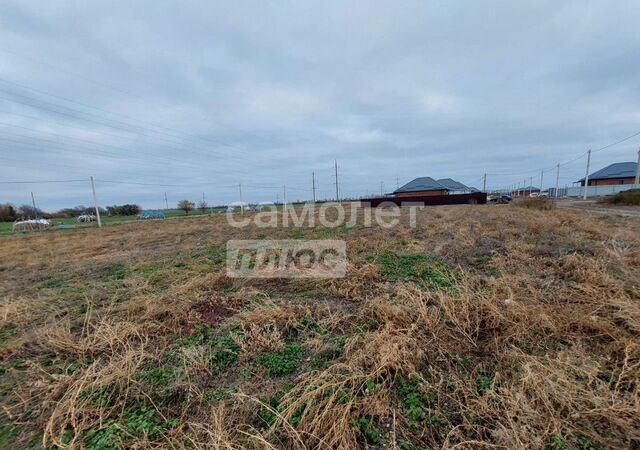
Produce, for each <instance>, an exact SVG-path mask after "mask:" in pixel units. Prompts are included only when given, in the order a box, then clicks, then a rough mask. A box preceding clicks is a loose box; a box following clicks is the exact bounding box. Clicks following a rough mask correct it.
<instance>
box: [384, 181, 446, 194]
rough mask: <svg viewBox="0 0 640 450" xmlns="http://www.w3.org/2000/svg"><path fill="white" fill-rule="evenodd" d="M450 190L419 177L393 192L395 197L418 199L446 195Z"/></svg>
mask: <svg viewBox="0 0 640 450" xmlns="http://www.w3.org/2000/svg"><path fill="white" fill-rule="evenodd" d="M450 190H451V189H449V188H448V187H446V186H445V185H443V184H441V183H439V182H438V181H436V180H434V179H433V178H431V177H420V178H416V179H414V180H411V181H410V182H408V183H407V184H405V185H404V186H401V187H400V188H398V189H396V190H395V191H393V194H394V195H395V196H396V197H419V196H429V195H447V194H448V193H449V191H450Z"/></svg>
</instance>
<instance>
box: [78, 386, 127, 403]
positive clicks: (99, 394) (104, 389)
mask: <svg viewBox="0 0 640 450" xmlns="http://www.w3.org/2000/svg"><path fill="white" fill-rule="evenodd" d="M117 393H118V389H117V387H116V386H115V385H113V384H106V385H104V386H96V387H89V388H87V389H85V390H83V391H82V392H80V395H79V396H78V397H79V398H80V399H81V400H84V401H85V402H86V404H87V405H88V406H91V407H93V408H104V407H107V406H111V405H112V404H113V399H114V398H115V397H116V396H117Z"/></svg>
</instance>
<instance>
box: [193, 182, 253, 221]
mask: <svg viewBox="0 0 640 450" xmlns="http://www.w3.org/2000/svg"><path fill="white" fill-rule="evenodd" d="M238 189H239V190H240V214H244V203H243V202H242V183H239V184H238ZM202 195H203V197H202V198H204V194H202Z"/></svg>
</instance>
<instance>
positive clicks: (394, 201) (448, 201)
mask: <svg viewBox="0 0 640 450" xmlns="http://www.w3.org/2000/svg"><path fill="white" fill-rule="evenodd" d="M485 203H487V194H486V193H484V192H474V193H472V194H453V195H424V196H418V197H411V198H407V197H403V198H400V197H378V198H368V199H366V200H360V206H362V207H364V208H375V207H376V206H380V205H382V206H386V205H397V206H437V205H481V204H485Z"/></svg>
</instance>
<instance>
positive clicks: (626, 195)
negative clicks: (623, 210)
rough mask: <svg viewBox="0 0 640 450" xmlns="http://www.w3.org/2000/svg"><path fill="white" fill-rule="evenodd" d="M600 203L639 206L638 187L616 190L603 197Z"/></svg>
mask: <svg viewBox="0 0 640 450" xmlns="http://www.w3.org/2000/svg"><path fill="white" fill-rule="evenodd" d="M602 203H608V204H612V205H621V206H640V189H630V190H628V191H623V192H618V193H617V194H615V195H612V196H610V197H604V198H603V199H602Z"/></svg>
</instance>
